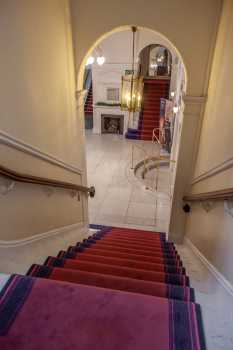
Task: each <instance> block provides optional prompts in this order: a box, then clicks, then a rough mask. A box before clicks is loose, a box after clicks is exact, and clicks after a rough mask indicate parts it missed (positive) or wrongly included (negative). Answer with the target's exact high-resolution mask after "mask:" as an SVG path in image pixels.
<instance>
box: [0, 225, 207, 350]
mask: <svg viewBox="0 0 233 350" xmlns="http://www.w3.org/2000/svg"><path fill="white" fill-rule="evenodd" d="M92 228H93V229H95V233H94V234H93V235H92V236H90V237H88V238H87V239H85V240H83V242H81V243H77V244H76V245H74V246H71V247H69V248H68V249H67V251H60V252H59V253H58V255H57V257H52V256H50V257H48V258H47V259H46V261H45V262H44V264H41V265H38V264H34V265H32V266H31V268H30V269H29V271H28V273H27V276H21V275H12V276H10V277H9V279H8V281H7V283H6V284H5V286H4V287H3V289H2V291H0V348H1V349H4V350H12V349H17V350H37V349H38V350H39V349H43V350H46V349H57V350H63V349H67V350H70V349H79V350H90V349H93V350H118V349H120V350H126V349H127V350H144V349H145V350H152V349H154V350H155V349H160V350H204V349H205V343H204V337H203V330H202V320H201V311H200V306H199V305H198V304H196V303H195V297H194V290H193V288H191V287H190V285H189V278H188V276H187V275H186V273H185V269H184V267H183V265H182V261H181V259H180V257H179V255H178V254H177V251H176V248H175V246H174V244H173V243H172V242H169V241H167V240H166V237H165V234H163V233H155V232H149V231H139V230H135V229H125V228H116V227H115V228H114V227H107V226H99V225H92Z"/></svg>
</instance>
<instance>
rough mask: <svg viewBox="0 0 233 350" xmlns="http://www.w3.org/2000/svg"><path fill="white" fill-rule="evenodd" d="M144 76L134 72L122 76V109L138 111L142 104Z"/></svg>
mask: <svg viewBox="0 0 233 350" xmlns="http://www.w3.org/2000/svg"><path fill="white" fill-rule="evenodd" d="M142 93H143V77H137V76H134V75H132V74H130V75H125V76H123V77H122V85H121V109H122V110H127V111H129V112H138V111H140V109H141V105H142Z"/></svg>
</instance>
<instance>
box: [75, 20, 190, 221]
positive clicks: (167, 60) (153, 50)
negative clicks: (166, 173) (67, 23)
mask: <svg viewBox="0 0 233 350" xmlns="http://www.w3.org/2000/svg"><path fill="white" fill-rule="evenodd" d="M124 35H125V36H126V38H128V39H126V42H125V44H124V43H123V40H122V36H124ZM112 39H114V40H115V41H116V42H115V43H114V44H111V45H110V46H111V50H112V51H111V52H113V53H114V55H115V57H116V53H117V52H119V51H122V52H124V54H125V55H126V54H127V50H129V52H128V59H127V60H128V61H127V60H126V61H125V62H123V63H124V64H125V63H128V66H127V64H125V65H123V68H121V69H120V70H118V73H119V72H120V73H119V74H118V86H119V93H118V96H120V93H121V91H120V84H121V79H120V78H121V75H123V74H124V73H125V71H126V70H127V69H128V68H129V67H131V62H130V61H131V27H130V26H125V27H123V28H122V27H121V28H118V29H116V30H114V31H112V32H110V33H108V34H106V35H104V36H103V37H102V38H100V39H99V40H98V41H97V42H96V43H95V45H93V46H92V48H91V49H90V50H89V51H88V53H87V54H86V56H85V58H84V59H83V63H82V65H81V68H80V70H79V74H78V86H79V87H80V89H79V90H80V91H81V94H82V93H83V85H82V86H81V85H80V84H83V82H84V77H87V70H86V71H85V68H86V67H87V66H86V64H87V61H89V62H90V61H92V59H91V60H90V58H94V59H95V62H96V61H97V57H99V56H97V55H99V53H98V52H99V51H101V54H102V55H103V56H104V57H105V59H106V61H105V63H104V64H102V65H97V62H96V63H95V64H94V65H93V71H94V74H95V71H96V70H97V71H98V74H99V76H101V79H102V82H103V85H104V89H105V92H104V95H105V96H107V88H108V85H107V83H106V82H104V81H103V77H104V76H105V75H106V74H109V73H110V74H111V79H112V81H111V84H110V85H111V86H109V87H110V88H113V85H114V84H115V82H113V76H114V75H115V76H116V71H114V69H115V68H116V66H117V64H119V56H117V57H118V59H115V61H114V60H112V61H111V59H110V56H111V55H110V54H111V53H109V52H108V48H107V44H106V43H108V44H109V43H110V42H111V41H112ZM127 40H128V41H127ZM96 48H97V50H96ZM145 48H149V55H148V67H147V68H148V72H147V73H145V79H146V78H155V79H157V78H160V79H161V80H166V79H168V80H169V90H168V93H167V95H166V96H164V97H165V98H167V99H168V100H171V101H172V102H173V104H174V106H175V107H176V112H174V114H175V118H174V125H173V131H174V130H176V132H174V134H173V136H174V137H173V141H174V142H173V145H176V147H175V148H176V150H177V149H178V146H177V145H179V137H180V133H181V128H180V125H181V123H182V115H183V104H182V99H183V94H184V92H185V88H186V84H187V78H186V69H185V66H184V63H183V60H182V58H181V56H180V54H179V52H178V51H177V49H176V48H175V47H174V45H172V44H171V42H170V41H169V40H168V39H166V38H165V37H163V36H162V35H161V34H159V33H156V32H154V31H152V30H150V29H145V28H140V27H139V28H138V36H137V40H136V48H135V56H136V57H137V58H138V60H137V69H138V72H139V74H140V73H142V72H141V67H142V53H143V51H144V50H145ZM97 51H98V52H97ZM126 56H127V55H126ZM154 60H156V62H158V63H159V64H158V65H157V67H151V68H153V72H152V70H151V71H150V70H149V68H150V65H151V64H152V63H153V62H154ZM121 63H122V62H121ZM88 66H89V67H88V68H89V69H90V65H88ZM106 66H109V68H110V69H109V70H108V72H107V73H106V71H105V67H106ZM118 68H119V66H118ZM118 68H117V69H118ZM155 68H156V69H155ZM84 72H86V73H84ZM94 85H96V84H95V83H94ZM114 86H115V87H116V88H117V83H116V85H114ZM171 93H172V94H171ZM94 95H95V93H94ZM102 96H103V95H101V94H98V99H95V98H94V106H93V108H94V109H95V108H97V107H98V109H99V108H100V105H101V103H102V107H103V106H104V105H105V106H104V107H110V106H108V102H107V101H103V97H102ZM118 102H119V101H118ZM97 104H98V106H97V107H96V105H97ZM111 107H112V106H111ZM117 107H118V108H119V110H120V106H117ZM103 109H104V110H105V108H103ZM104 114H106V113H104V112H103V111H102V113H100V115H101V116H102V115H104ZM111 114H113V113H112V112H111ZM79 115H80V116H81V117H82V119H83V118H84V107H83V104H80V108H79ZM100 115H99V116H97V117H98V118H99V122H98V123H99V127H98V128H95V134H101V131H100V129H101V121H100ZM112 119H114V118H112ZM130 123H131V124H130ZM94 124H95V121H94ZM136 124H137V125H138V124H139V116H138V117H137V116H136V118H134V119H133V120H129V126H130V128H135V125H136ZM177 125H179V127H178V126H177ZM142 140H143V139H142ZM147 140H148V139H147ZM149 140H151V137H150V139H149ZM149 142H150V141H149ZM92 150H93V152H94V151H96V149H95V150H94V149H92ZM174 156H175V157H178V153H177V152H174V146H173V147H172V156H171V157H173V159H172V160H173V162H172V163H171V169H170V171H171V188H173V187H174V186H173V183H174V179H175V171H176V163H175V162H176V159H174ZM92 162H94V159H92ZM110 167H111V166H110ZM92 182H93V183H95V184H96V181H95V179H93V180H92ZM102 185H103V183H102ZM98 209H99V207H98ZM96 210H97V209H96ZM131 213H132V211H131ZM139 214H140V213H139ZM102 217H103V218H104V219H105V223H106V215H105V216H104V215H102ZM92 221H93V220H92ZM98 223H100V224H101V222H100V221H99V222H98ZM102 223H103V222H102ZM108 223H109V222H108ZM114 223H115V222H111V223H109V224H113V225H114ZM121 224H122V222H121Z"/></svg>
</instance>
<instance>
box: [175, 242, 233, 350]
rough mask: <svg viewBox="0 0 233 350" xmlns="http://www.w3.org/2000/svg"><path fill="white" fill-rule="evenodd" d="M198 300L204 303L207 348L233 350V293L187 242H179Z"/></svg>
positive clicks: (211, 349) (202, 304)
mask: <svg viewBox="0 0 233 350" xmlns="http://www.w3.org/2000/svg"><path fill="white" fill-rule="evenodd" d="M177 250H178V252H179V254H180V256H181V258H182V260H183V263H184V266H185V268H186V271H187V274H188V275H189V277H190V281H191V286H192V287H194V288H195V296H196V302H197V303H199V304H200V305H201V309H202V317H203V323H204V331H205V337H206V345H207V350H233V295H231V294H230V293H229V292H228V291H226V289H224V288H223V287H222V285H221V284H220V283H219V282H218V281H217V279H216V278H215V277H214V275H213V274H212V273H210V271H209V270H208V269H207V268H206V266H205V265H204V264H203V263H202V262H201V260H200V259H199V258H198V257H197V256H196V255H195V254H194V253H193V251H192V249H191V248H190V247H189V245H187V244H183V245H177Z"/></svg>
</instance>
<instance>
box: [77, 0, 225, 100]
mask: <svg viewBox="0 0 233 350" xmlns="http://www.w3.org/2000/svg"><path fill="white" fill-rule="evenodd" d="M70 3H71V12H72V18H73V29H74V40H75V51H76V65H77V70H78V69H79V66H80V64H81V61H82V60H83V58H84V56H85V55H86V54H87V52H88V50H89V49H90V48H91V46H92V45H94V44H95V42H96V40H98V39H99V38H100V37H101V36H102V35H104V34H105V33H108V32H109V31H111V30H113V29H115V28H117V27H120V26H124V25H133V24H134V25H137V26H141V27H146V28H149V29H152V30H155V31H158V32H159V33H161V34H163V35H164V36H166V37H167V38H168V39H169V40H170V41H171V42H172V43H173V45H174V46H175V47H176V48H177V49H178V50H179V51H180V53H181V55H182V57H183V60H184V62H185V64H186V67H187V70H188V76H189V77H188V78H189V85H188V94H192V95H197V96H198V95H202V94H204V93H205V89H206V86H207V81H206V80H207V78H208V73H207V67H208V66H209V63H210V59H211V49H212V46H213V44H214V41H215V30H216V24H217V22H218V16H219V10H220V7H221V3H222V1H221V0H205V1H203V0H196V1H192V0H188V1H183V0H173V1H172V3H171V1H170V0H163V1H158V0H157V1H155V0H148V1H147V2H146V4H145V3H143V2H142V1H139V0H136V1H134V2H133V3H132V2H131V1H124V0H119V1H109V0H100V1H93V0H79V1H77V0H71V1H70ZM207 14H208V16H207Z"/></svg>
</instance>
